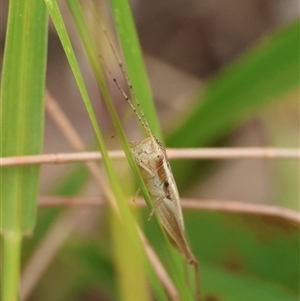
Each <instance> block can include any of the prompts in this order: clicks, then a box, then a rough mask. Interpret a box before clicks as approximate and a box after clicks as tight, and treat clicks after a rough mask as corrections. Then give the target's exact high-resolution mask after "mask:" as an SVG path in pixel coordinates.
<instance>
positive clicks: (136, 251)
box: [46, 0, 149, 300]
mask: <svg viewBox="0 0 300 301" xmlns="http://www.w3.org/2000/svg"><path fill="white" fill-rule="evenodd" d="M46 4H47V7H48V11H49V13H50V16H51V18H52V21H53V23H54V26H55V28H56V30H57V33H58V35H59V38H60V41H61V43H62V45H63V48H64V50H65V53H66V56H67V59H68V61H69V64H70V67H71V69H72V72H73V75H74V77H75V80H76V82H77V85H78V88H79V90H80V93H81V96H82V98H83V101H84V104H85V106H86V109H87V112H88V114H89V117H90V120H91V123H92V126H93V129H94V132H95V134H96V137H97V141H98V144H99V149H100V152H101V154H102V156H103V164H104V167H105V170H106V173H107V176H108V179H109V183H110V185H111V187H112V190H113V193H114V195H115V198H116V201H117V203H118V207H119V209H120V214H121V218H122V223H123V226H124V227H125V228H126V230H127V233H128V235H130V239H131V241H132V242H134V243H133V244H132V245H131V248H132V260H133V261H139V260H141V250H142V249H141V242H140V240H139V237H138V234H137V229H136V226H135V222H134V219H133V217H132V215H131V212H130V210H129V207H128V205H127V203H126V200H125V196H124V193H123V191H122V188H121V186H120V184H119V182H118V179H117V176H116V173H115V171H114V169H113V167H112V163H111V160H110V158H109V157H108V152H107V149H106V146H105V144H104V140H103V137H102V134H101V132H100V130H99V127H98V124H97V120H96V116H95V113H94V110H93V107H92V105H91V102H90V99H89V96H88V93H87V90H86V87H85V85H84V82H83V78H82V75H81V72H80V69H79V66H78V63H77V60H76V57H75V54H74V51H73V49H72V46H71V42H70V39H69V37H68V34H67V31H66V28H65V25H64V22H63V19H62V17H61V14H60V11H59V8H58V5H57V3H56V2H55V1H52V0H47V1H46ZM99 80H100V81H101V82H102V83H104V77H103V74H100V73H99ZM103 85H104V84H103ZM104 86H105V85H104ZM104 91H105V90H104ZM106 91H107V93H108V89H107V88H106ZM135 266H136V267H141V269H135V274H136V276H137V277H139V278H138V279H139V282H140V284H142V283H143V282H145V281H144V274H143V270H142V265H135ZM125 272H126V271H125ZM127 272H128V269H127ZM143 287H146V285H143ZM133 293H134V292H133ZM148 298H149V295H148V293H147V291H146V290H144V291H143V300H148Z"/></svg>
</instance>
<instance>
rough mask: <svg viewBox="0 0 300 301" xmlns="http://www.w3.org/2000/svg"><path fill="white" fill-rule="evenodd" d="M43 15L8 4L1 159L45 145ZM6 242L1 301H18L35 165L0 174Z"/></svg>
mask: <svg viewBox="0 0 300 301" xmlns="http://www.w3.org/2000/svg"><path fill="white" fill-rule="evenodd" d="M46 46H47V13H46V7H45V4H44V2H43V1H41V0H34V1H22V0H12V1H10V3H9V16H8V26H7V35H6V42H5V52H4V61H3V70H2V80H1V95H0V98H1V99H0V105H1V110H0V127H1V137H0V141H1V147H0V157H5V156H20V155H32V154H39V153H40V152H41V148H42V142H43V123H44V105H43V96H44V86H45V70H46V54H47V47H46ZM0 172H1V173H0V179H1V183H0V185H1V187H0V191H1V195H0V198H1V231H2V234H3V241H4V249H3V251H4V255H3V278H2V281H3V289H2V300H3V301H6V300H10V301H13V300H18V281H19V269H20V248H21V237H22V235H24V234H28V233H31V232H32V230H33V227H34V225H35V221H36V210H37V206H36V200H37V194H38V186H39V166H37V165H36V166H28V167H9V168H2V169H1V171H0Z"/></svg>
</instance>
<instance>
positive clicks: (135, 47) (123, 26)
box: [110, 0, 164, 142]
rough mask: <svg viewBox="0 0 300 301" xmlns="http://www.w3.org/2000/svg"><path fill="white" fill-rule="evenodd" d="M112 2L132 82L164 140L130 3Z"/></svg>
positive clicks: (146, 112)
mask: <svg viewBox="0 0 300 301" xmlns="http://www.w3.org/2000/svg"><path fill="white" fill-rule="evenodd" d="M110 4H111V8H112V13H113V17H114V22H115V25H116V29H117V32H118V37H119V40H120V43H121V47H122V52H123V55H124V59H125V63H126V70H127V72H128V76H129V79H130V82H131V84H132V86H133V89H134V92H135V94H136V96H137V98H138V100H139V102H140V103H141V106H142V107H143V111H144V113H145V116H146V118H147V121H148V123H149V126H150V128H151V131H152V132H153V134H154V135H155V136H156V137H157V138H158V140H160V141H161V142H163V141H164V138H163V135H162V133H161V130H160V125H159V120H158V117H157V114H156V110H155V106H154V102H153V97H152V93H151V88H150V85H149V81H148V77H147V73H146V68H145V64H144V60H143V55H142V51H141V46H140V43H139V39H138V36H137V31H136V28H135V24H134V20H133V16H132V12H131V9H130V6H129V3H128V1H126V0H124V1H119V0H110Z"/></svg>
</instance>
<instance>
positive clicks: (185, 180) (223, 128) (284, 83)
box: [167, 20, 300, 188]
mask: <svg viewBox="0 0 300 301" xmlns="http://www.w3.org/2000/svg"><path fill="white" fill-rule="evenodd" d="M299 28H300V26H299V20H297V21H296V22H294V23H292V24H291V25H290V26H288V27H286V28H285V29H283V30H280V31H279V32H277V33H275V34H274V35H273V36H270V37H268V38H265V39H264V41H263V42H262V43H261V44H260V45H258V46H256V47H254V48H253V49H252V50H251V51H249V52H247V53H246V54H244V55H243V57H241V58H240V59H238V60H237V61H236V62H234V63H232V64H231V65H230V66H228V67H227V68H225V69H224V70H222V71H221V72H220V73H219V74H218V75H217V76H216V77H215V78H213V79H212V80H211V81H210V82H208V83H207V86H206V88H205V89H204V91H201V92H200V93H199V95H198V96H197V97H196V102H195V105H194V107H193V108H192V109H191V113H190V114H189V115H188V117H187V119H186V120H185V121H184V122H183V123H182V124H181V125H180V126H179V127H178V128H177V129H176V130H175V131H174V132H173V133H172V134H171V135H170V136H169V137H168V138H167V145H168V146H170V147H199V146H208V145H212V144H214V143H216V142H217V141H218V140H220V139H221V138H222V137H224V135H227V134H228V133H230V131H231V130H232V129H233V128H234V127H235V126H237V124H238V122H240V121H243V120H245V119H246V118H248V117H249V116H251V115H252V114H253V113H255V112H256V111H257V110H260V109H262V108H264V107H265V106H267V105H268V104H271V103H272V102H274V101H277V100H278V99H279V98H280V97H281V96H282V95H284V94H285V93H288V92H289V91H291V90H292V89H295V88H296V87H297V86H298V85H299V36H300V32H299ZM172 169H173V173H174V174H175V178H176V180H177V184H178V186H179V187H180V188H186V187H187V186H188V185H189V184H190V183H191V177H190V176H189V175H191V174H193V175H195V174H197V173H198V172H199V165H197V164H195V162H191V161H185V162H174V163H172Z"/></svg>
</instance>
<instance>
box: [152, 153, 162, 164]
mask: <svg viewBox="0 0 300 301" xmlns="http://www.w3.org/2000/svg"><path fill="white" fill-rule="evenodd" d="M152 158H153V160H154V161H155V162H161V161H162V160H163V153H162V152H160V151H157V152H155V153H153V155H152Z"/></svg>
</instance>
